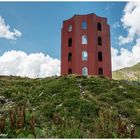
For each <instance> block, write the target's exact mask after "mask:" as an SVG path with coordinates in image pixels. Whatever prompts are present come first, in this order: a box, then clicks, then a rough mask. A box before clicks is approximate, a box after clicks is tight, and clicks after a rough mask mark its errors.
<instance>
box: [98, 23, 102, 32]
mask: <svg viewBox="0 0 140 140" xmlns="http://www.w3.org/2000/svg"><path fill="white" fill-rule="evenodd" d="M97 29H98V31H101V30H102V26H101V23H99V22H98V23H97Z"/></svg>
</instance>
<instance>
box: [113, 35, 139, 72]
mask: <svg viewBox="0 0 140 140" xmlns="http://www.w3.org/2000/svg"><path fill="white" fill-rule="evenodd" d="M111 52H112V69H113V70H117V69H121V68H124V67H130V66H132V65H135V64H137V63H138V62H140V38H139V39H137V40H136V45H134V46H133V48H132V50H131V51H129V50H127V49H125V48H121V49H120V52H119V51H118V50H117V49H115V48H111ZM119 53H120V54H119Z"/></svg>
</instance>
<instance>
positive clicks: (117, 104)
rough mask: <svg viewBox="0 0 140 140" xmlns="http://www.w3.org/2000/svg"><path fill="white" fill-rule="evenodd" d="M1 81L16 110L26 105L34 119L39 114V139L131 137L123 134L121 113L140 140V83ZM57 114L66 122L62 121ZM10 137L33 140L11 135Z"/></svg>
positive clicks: (0, 92) (1, 89)
mask: <svg viewBox="0 0 140 140" xmlns="http://www.w3.org/2000/svg"><path fill="white" fill-rule="evenodd" d="M0 83H1V84H0V96H4V97H6V98H7V99H9V100H11V101H13V102H14V104H13V106H15V105H22V104H26V111H27V112H28V114H29V115H28V116H30V114H34V115H35V118H36V125H35V133H36V137H37V138H124V137H131V134H129V133H127V134H125V135H123V134H120V133H118V130H117V129H116V128H117V125H118V116H119V115H121V116H123V118H124V119H125V120H127V121H128V122H129V124H133V125H134V126H135V128H136V134H135V137H137V138H139V137H140V86H139V85H138V84H133V83H131V82H128V81H117V80H109V79H106V78H102V77H84V76H75V75H69V76H60V77H50V78H44V79H29V78H20V77H12V76H11V77H6V76H1V77H0ZM79 85H80V86H79ZM1 107H2V105H1ZM11 107H12V106H11ZM4 113H5V114H6V117H7V118H8V115H7V113H6V111H5V112H4ZM55 115H56V116H58V117H59V118H60V120H59V122H57V123H55V121H54V116H55ZM28 116H27V117H28ZM8 129H10V128H9V127H8V126H7V128H6V129H5V131H4V133H8ZM16 131H18V130H16ZM22 131H24V129H23V130H22ZM7 137H18V138H19V137H21V138H25V137H33V136H32V134H29V133H28V135H26V133H20V134H18V135H16V134H15V135H11V133H10V134H9V135H8V136H7Z"/></svg>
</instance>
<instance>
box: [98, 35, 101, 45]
mask: <svg viewBox="0 0 140 140" xmlns="http://www.w3.org/2000/svg"><path fill="white" fill-rule="evenodd" d="M98 45H102V38H101V37H100V36H99V37H98Z"/></svg>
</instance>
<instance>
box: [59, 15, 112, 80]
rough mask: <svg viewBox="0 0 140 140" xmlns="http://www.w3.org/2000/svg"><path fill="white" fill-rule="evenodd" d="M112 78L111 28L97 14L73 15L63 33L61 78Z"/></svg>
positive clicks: (66, 23) (64, 26)
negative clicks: (87, 76)
mask: <svg viewBox="0 0 140 140" xmlns="http://www.w3.org/2000/svg"><path fill="white" fill-rule="evenodd" d="M63 74H80V75H104V76H105V77H108V78H112V70H111V48H110V26H109V25H108V24H107V18H104V17H99V16H96V15H95V14H88V15H74V16H73V17H72V18H71V19H68V20H65V21H64V22H63V27H62V29H61V75H63Z"/></svg>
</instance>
